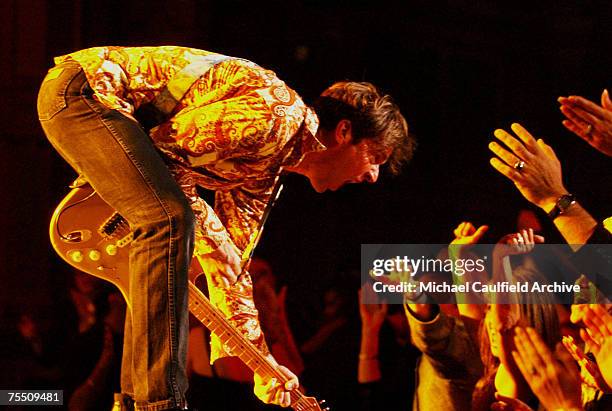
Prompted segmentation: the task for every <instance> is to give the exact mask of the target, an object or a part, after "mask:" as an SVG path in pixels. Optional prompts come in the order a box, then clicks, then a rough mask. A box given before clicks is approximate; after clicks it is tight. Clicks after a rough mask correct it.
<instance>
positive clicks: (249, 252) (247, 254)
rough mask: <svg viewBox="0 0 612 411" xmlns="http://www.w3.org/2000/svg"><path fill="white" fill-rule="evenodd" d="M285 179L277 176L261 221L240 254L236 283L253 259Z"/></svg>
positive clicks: (285, 177)
mask: <svg viewBox="0 0 612 411" xmlns="http://www.w3.org/2000/svg"><path fill="white" fill-rule="evenodd" d="M286 179H287V174H286V173H284V172H283V173H281V174H280V175H279V176H278V179H277V180H276V183H275V184H274V188H273V189H272V194H270V200H269V201H268V204H266V208H265V209H264V212H263V214H262V216H261V219H260V220H259V224H258V225H257V228H256V229H255V231H254V232H253V233H252V234H251V239H250V241H249V244H248V245H247V246H246V247H245V248H244V251H243V253H242V259H241V261H240V267H241V271H240V274H239V275H238V279H237V280H236V281H239V280H240V276H241V275H242V274H244V272H245V271H246V270H248V263H249V262H250V261H251V258H252V257H253V253H254V252H255V248H256V247H257V244H259V240H260V239H261V233H262V232H263V228H264V225H265V224H266V221H267V220H268V216H269V215H270V211H272V207H274V204H275V203H276V200H278V197H280V193H281V191H282V190H283V184H284V183H285V180H286Z"/></svg>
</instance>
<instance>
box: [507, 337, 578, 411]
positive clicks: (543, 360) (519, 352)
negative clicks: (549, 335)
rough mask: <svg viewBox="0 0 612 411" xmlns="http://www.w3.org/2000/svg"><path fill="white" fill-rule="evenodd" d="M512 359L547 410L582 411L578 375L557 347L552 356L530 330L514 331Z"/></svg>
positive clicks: (575, 367) (539, 338)
mask: <svg viewBox="0 0 612 411" xmlns="http://www.w3.org/2000/svg"><path fill="white" fill-rule="evenodd" d="M515 330H516V335H515V337H514V342H515V345H516V351H513V352H512V356H513V358H514V361H515V362H516V365H517V366H518V368H519V369H520V370H521V373H522V374H523V377H524V378H525V381H527V384H529V387H530V388H531V390H532V391H533V393H534V394H535V395H536V396H537V397H538V399H539V400H540V403H542V404H543V405H544V407H546V409H547V410H558V409H567V410H582V400H581V386H580V372H579V370H578V367H577V365H576V363H575V361H574V360H573V358H572V356H571V355H570V354H569V353H568V352H567V350H565V348H563V345H562V344H561V343H559V344H558V345H557V347H556V350H555V352H554V353H553V352H552V351H551V350H550V348H548V346H547V345H546V344H545V343H544V341H543V340H542V337H540V336H539V335H538V333H537V332H536V331H535V330H534V329H533V328H527V329H523V328H521V327H516V328H515Z"/></svg>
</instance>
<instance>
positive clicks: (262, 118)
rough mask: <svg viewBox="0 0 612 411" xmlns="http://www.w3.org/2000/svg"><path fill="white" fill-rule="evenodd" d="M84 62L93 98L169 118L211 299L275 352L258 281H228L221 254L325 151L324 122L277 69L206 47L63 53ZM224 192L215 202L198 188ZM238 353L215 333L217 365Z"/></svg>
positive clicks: (161, 143)
mask: <svg viewBox="0 0 612 411" xmlns="http://www.w3.org/2000/svg"><path fill="white" fill-rule="evenodd" d="M66 59H73V60H76V61H77V62H78V63H79V64H80V65H81V66H82V67H83V70H84V72H85V75H86V76H87V79H88V81H89V84H90V86H91V88H92V90H93V91H94V96H95V98H96V99H98V100H99V101H100V102H101V103H103V104H104V105H106V106H107V107H109V108H112V109H116V110H118V111H120V112H121V113H123V114H125V115H126V116H128V117H130V118H134V113H135V111H136V110H138V109H139V108H140V107H142V106H143V105H146V104H149V103H150V104H153V105H154V106H155V107H156V108H158V109H159V110H160V111H161V112H162V113H164V114H166V116H165V118H166V119H165V121H164V122H162V123H161V124H159V125H157V126H156V127H154V128H153V129H151V131H150V137H151V138H152V140H153V142H154V144H155V146H156V147H157V148H158V150H159V151H160V152H161V153H163V155H164V156H165V158H166V160H167V163H168V165H169V167H170V170H171V171H172V173H173V175H174V176H175V178H176V180H177V182H178V183H179V184H180V186H181V187H182V189H183V191H184V192H185V194H186V195H187V197H188V198H189V200H190V202H191V204H192V208H193V210H194V212H195V214H196V220H197V228H196V244H195V255H196V256H197V257H198V260H199V261H200V264H201V266H202V268H203V269H204V272H205V274H206V276H207V280H208V287H209V294H210V299H211V301H212V302H213V304H215V305H216V306H217V307H218V308H219V309H221V310H222V311H223V312H224V313H225V315H226V316H227V317H228V319H229V320H230V322H232V324H233V325H234V326H235V327H236V328H238V329H239V330H240V331H241V332H242V333H243V335H245V336H246V337H247V338H248V339H249V340H250V341H251V342H253V343H254V344H255V345H256V346H257V347H259V348H260V349H261V350H262V352H264V353H265V354H267V353H268V351H267V347H266V345H265V341H264V339H263V335H262V333H261V329H260V327H259V323H258V321H257V310H256V309H255V306H254V303H253V297H252V294H253V290H252V282H251V278H250V276H249V275H248V273H247V274H246V275H242V276H241V277H240V281H239V282H238V283H237V284H235V285H234V286H232V287H230V288H229V289H224V288H222V287H219V286H218V284H220V282H219V281H218V279H216V278H215V277H217V276H219V275H220V271H219V265H218V264H216V261H215V259H214V257H213V254H212V253H214V252H215V250H217V249H218V248H219V246H220V245H221V244H223V243H225V242H231V243H233V244H234V245H235V246H236V247H237V248H238V249H239V250H241V251H243V250H244V249H245V248H246V247H247V246H248V245H249V243H250V241H251V240H252V237H254V233H255V231H256V229H257V227H258V223H259V221H260V220H261V217H262V214H263V212H264V209H265V207H266V204H267V203H268V201H269V199H270V195H271V193H272V191H273V188H274V185H275V184H276V183H277V180H278V175H279V173H280V171H281V168H282V167H284V166H291V165H295V164H297V163H298V162H299V161H300V159H301V158H302V156H303V155H304V154H305V153H307V152H309V151H314V150H323V149H325V147H324V146H323V145H322V144H321V143H320V142H319V141H318V140H317V139H316V138H315V134H316V131H317V127H318V119H317V117H316V115H315V114H314V112H313V111H312V110H310V108H308V107H307V106H306V105H305V104H304V102H303V101H302V99H301V98H300V96H298V95H297V93H296V92H295V91H293V90H292V89H291V88H289V87H287V85H285V83H284V82H283V81H281V80H280V79H278V77H276V74H275V73H274V72H272V71H269V70H265V69H263V68H261V67H259V66H258V65H256V64H254V63H252V62H250V61H247V60H242V59H236V58H232V57H227V56H223V55H220V54H215V53H211V52H207V51H203V50H197V49H191V48H185V47H175V46H162V47H96V48H91V49H86V50H81V51H78V52H75V53H72V54H69V55H66V56H62V57H58V58H56V63H59V62H62V61H64V60H66ZM197 186H200V187H202V188H204V189H209V190H214V191H215V203H214V208H213V207H211V206H210V205H209V204H207V203H206V202H205V201H204V200H203V199H201V198H200V197H199V196H198V193H197V191H196V187H197ZM227 355H230V352H229V349H228V348H227V347H224V346H223V345H222V344H221V343H220V341H219V340H218V338H216V336H214V335H213V338H212V349H211V362H212V361H214V360H215V359H217V358H219V357H222V356H227Z"/></svg>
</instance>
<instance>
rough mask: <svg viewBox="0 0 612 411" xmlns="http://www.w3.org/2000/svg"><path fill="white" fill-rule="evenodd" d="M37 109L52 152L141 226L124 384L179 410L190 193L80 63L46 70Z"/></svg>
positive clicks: (139, 400)
mask: <svg viewBox="0 0 612 411" xmlns="http://www.w3.org/2000/svg"><path fill="white" fill-rule="evenodd" d="M38 115H39V119H40V122H41V124H42V127H43V129H44V131H45V133H46V135H47V138H48V139H49V141H50V142H51V144H52V145H53V146H54V147H55V149H56V150H57V151H58V152H59V153H60V155H61V156H62V157H63V158H64V159H65V160H66V161H67V162H68V163H70V165H71V166H72V167H73V168H74V169H75V170H76V171H77V172H78V173H79V174H81V175H83V176H85V178H86V179H87V181H88V182H89V183H90V184H91V185H92V187H93V188H94V189H95V190H96V191H97V193H98V194H99V195H100V197H102V198H103V199H104V200H105V201H106V202H107V203H108V204H109V205H111V206H112V207H113V208H114V209H115V210H117V211H118V212H119V213H120V214H121V215H122V216H123V217H124V218H126V219H127V220H128V221H129V223H130V227H131V229H132V230H133V232H134V240H133V242H132V244H131V249H130V273H129V275H130V287H129V288H130V289H129V292H128V298H129V300H130V304H131V310H128V312H127V315H126V323H125V336H124V347H123V362H122V370H121V390H122V392H123V393H124V394H126V395H129V396H130V397H132V398H133V399H134V400H135V402H136V409H142V410H166V409H170V408H174V407H181V408H182V407H184V406H185V391H186V390H187V377H186V373H185V365H186V354H187V335H188V306H187V272H188V267H189V262H190V261H191V255H192V252H193V235H194V229H195V220H194V215H193V211H192V210H191V207H190V206H189V204H188V202H187V198H186V197H185V195H184V194H183V192H182V191H181V189H180V187H179V186H178V184H177V183H176V181H175V180H174V178H173V177H172V175H171V174H170V172H169V170H168V168H167V167H166V165H165V164H164V161H163V160H162V158H161V157H160V155H159V153H158V152H157V151H156V149H155V146H154V145H153V143H152V141H151V139H150V138H149V136H148V135H147V134H146V133H145V132H144V131H143V129H142V128H141V127H140V125H139V124H138V123H137V122H135V121H134V120H132V119H130V118H128V117H126V116H124V115H123V114H121V113H120V112H118V111H116V110H111V109H109V108H107V107H106V106H104V105H103V104H101V103H100V102H98V101H97V100H95V99H94V98H93V92H92V90H91V88H90V86H89V83H88V82H87V79H86V77H85V75H84V74H83V71H82V70H81V67H80V66H79V65H78V63H76V62H73V61H68V62H65V63H62V64H59V65H58V66H56V67H54V68H52V69H51V70H50V71H49V74H47V77H46V78H45V80H44V81H43V84H42V86H41V89H40V93H39V96H38Z"/></svg>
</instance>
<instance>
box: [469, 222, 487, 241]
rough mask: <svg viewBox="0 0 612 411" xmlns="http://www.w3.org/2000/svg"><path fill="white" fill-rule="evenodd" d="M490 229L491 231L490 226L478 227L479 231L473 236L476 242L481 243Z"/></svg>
mask: <svg viewBox="0 0 612 411" xmlns="http://www.w3.org/2000/svg"><path fill="white" fill-rule="evenodd" d="M488 229H489V226H488V225H481V226H480V227H478V230H476V231H475V232H474V234H472V236H473V237H474V241H475V242H478V241H480V239H481V238H482V236H483V235H484V234H485V233H486V232H487V230H488Z"/></svg>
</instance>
